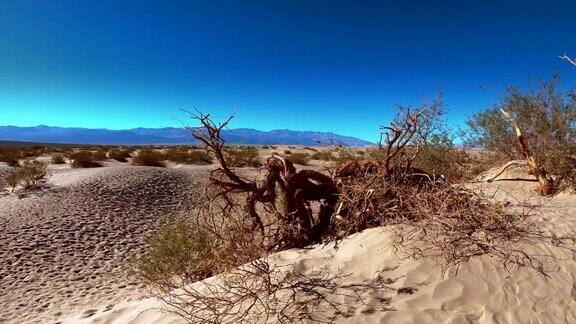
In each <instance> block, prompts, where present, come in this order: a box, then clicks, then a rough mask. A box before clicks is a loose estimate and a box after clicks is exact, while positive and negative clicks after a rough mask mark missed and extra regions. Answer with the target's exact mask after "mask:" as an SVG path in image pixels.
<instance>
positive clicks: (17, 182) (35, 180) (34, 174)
mask: <svg viewBox="0 0 576 324" xmlns="http://www.w3.org/2000/svg"><path fill="white" fill-rule="evenodd" d="M45 177H46V165H45V164H44V163H42V162H40V161H34V160H25V161H24V162H23V163H22V165H21V166H20V167H17V168H14V169H13V170H10V172H8V174H7V175H6V179H5V181H6V183H7V184H8V185H9V186H10V187H11V188H12V191H14V189H16V187H18V186H22V188H23V189H24V190H30V189H36V188H38V187H39V185H40V183H41V182H42V181H43V180H44V179H45Z"/></svg>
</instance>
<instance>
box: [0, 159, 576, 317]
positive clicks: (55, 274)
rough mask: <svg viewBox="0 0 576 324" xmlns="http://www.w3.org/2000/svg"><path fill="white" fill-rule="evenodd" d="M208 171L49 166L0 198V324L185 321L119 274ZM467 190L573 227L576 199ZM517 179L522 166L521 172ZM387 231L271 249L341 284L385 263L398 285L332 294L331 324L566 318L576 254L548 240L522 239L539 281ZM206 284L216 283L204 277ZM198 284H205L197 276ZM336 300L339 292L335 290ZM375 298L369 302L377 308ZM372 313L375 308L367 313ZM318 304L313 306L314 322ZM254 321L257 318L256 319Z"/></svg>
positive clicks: (505, 188) (509, 183) (181, 208)
mask: <svg viewBox="0 0 576 324" xmlns="http://www.w3.org/2000/svg"><path fill="white" fill-rule="evenodd" d="M209 169H210V167H182V166H179V167H176V168H168V169H162V168H148V167H129V166H121V165H119V164H114V163H112V164H110V165H109V166H108V167H106V168H98V169H83V170H70V169H67V168H61V167H56V168H54V167H53V168H52V170H51V175H50V177H49V181H48V183H49V185H50V188H49V189H47V190H44V191H42V192H38V193H35V194H32V195H30V196H28V197H26V198H23V199H18V198H16V197H15V196H7V197H2V198H0V226H1V227H2V228H3V231H1V232H0V257H1V260H2V262H3V264H2V267H1V270H0V271H1V272H0V322H9V323H22V322H50V321H56V320H61V321H63V322H64V323H182V322H183V320H182V319H180V318H178V317H177V316H175V315H173V314H170V313H167V312H166V311H164V310H163V309H164V308H163V305H162V304H161V302H160V301H159V300H157V299H155V298H145V296H144V292H143V289H142V287H140V286H139V285H138V284H137V283H136V282H134V281H133V279H132V278H131V277H130V276H129V273H128V261H129V258H130V256H131V255H133V253H138V252H141V251H143V249H144V248H145V240H144V238H145V237H146V236H147V235H149V234H151V233H153V232H154V230H155V229H156V228H157V226H158V223H159V222H160V221H161V219H162V217H163V216H165V215H172V214H174V213H180V212H190V210H191V209H192V208H193V207H194V205H195V203H197V199H198V197H199V196H200V195H199V190H202V181H203V180H202V179H205V176H206V172H207V170H209ZM510 172H513V173H514V174H508V175H506V174H505V175H503V180H501V181H495V182H493V183H484V182H478V183H474V184H471V185H470V186H471V187H473V188H475V189H477V190H481V191H483V192H484V193H485V194H487V195H489V196H493V197H494V198H493V199H496V200H501V201H508V202H510V203H511V204H512V205H517V204H520V203H523V202H525V201H531V202H538V203H542V204H543V205H542V206H541V207H539V208H538V210H537V213H536V217H537V218H540V219H545V220H547V223H546V224H547V225H546V227H547V229H548V230H550V231H551V232H554V233H558V234H562V233H567V232H572V233H573V232H574V231H576V217H575V215H576V197H575V196H574V195H571V194H560V195H558V196H556V197H554V198H553V199H551V200H549V201H548V199H544V198H541V197H539V196H538V195H537V194H536V193H535V191H534V186H535V184H534V183H533V182H529V181H517V180H510V179H508V178H512V177H514V178H517V175H518V174H517V173H519V172H520V173H521V170H520V171H519V170H516V169H515V170H511V171H510ZM520 175H521V174H520ZM391 235H392V234H391V233H390V231H389V229H387V228H374V229H370V230H366V231H364V232H362V233H357V234H355V235H352V236H351V237H349V238H347V239H345V240H344V241H343V242H341V243H340V244H339V246H338V248H337V249H336V248H334V245H333V244H328V245H321V246H320V245H319V246H314V247H312V248H310V249H292V250H288V251H284V252H281V253H277V254H274V255H272V256H270V260H271V262H273V263H275V264H278V265H280V266H286V267H295V268H297V269H298V270H299V271H301V272H304V273H308V272H313V271H316V270H320V269H323V270H324V271H326V272H327V273H332V274H337V273H343V274H349V275H350V276H349V277H346V278H345V279H343V281H342V282H341V283H342V284H350V283H362V282H365V281H366V280H370V279H372V278H374V277H375V276H376V275H377V274H378V273H380V272H381V271H382V269H386V268H392V270H388V271H385V272H383V275H384V276H386V277H389V278H397V280H396V281H395V282H394V283H392V284H391V286H392V287H393V288H396V289H400V288H403V289H401V290H399V291H398V292H397V291H395V290H385V289H382V290H371V291H369V292H368V293H367V296H366V299H364V302H365V303H358V302H354V301H351V300H350V299H346V298H343V299H342V300H340V302H341V304H342V305H343V306H344V308H345V311H346V314H347V317H345V318H344V317H343V318H340V319H339V320H338V321H337V322H339V323H575V322H576V254H572V252H570V251H567V250H564V249H560V248H556V247H554V246H552V245H551V244H549V242H540V243H538V244H536V245H533V246H530V247H525V249H526V250H525V251H526V252H530V253H538V254H543V255H549V256H552V257H554V258H555V260H554V261H553V262H554V263H553V264H555V265H557V266H558V268H557V269H555V271H552V272H550V274H549V275H550V277H549V278H545V277H543V276H542V275H540V274H538V273H536V272H535V271H533V270H528V269H520V270H516V269H505V268H504V267H503V266H502V265H501V264H500V263H499V262H498V261H497V260H496V259H494V258H492V257H490V256H487V255H485V256H481V257H477V258H475V259H473V260H472V261H470V262H466V263H464V264H462V265H461V267H460V269H459V271H458V272H457V273H456V272H455V271H454V270H455V269H449V271H446V272H444V271H443V270H442V269H443V268H442V267H441V264H439V263H438V261H437V260H432V259H429V258H424V259H420V260H414V259H408V260H407V259H401V258H400V256H399V255H398V254H397V253H396V252H395V250H394V249H393V248H392V247H391V242H392V236H391ZM207 280H218V278H210V279H207ZM197 284H198V285H200V284H202V283H197ZM335 298H339V297H335ZM376 306H377V307H376ZM375 309H379V310H378V311H375ZM325 312H326V309H322V308H314V309H313V315H314V316H316V317H318V318H322V316H325V315H324V313H325ZM252 321H253V322H258V320H257V319H253V320H252Z"/></svg>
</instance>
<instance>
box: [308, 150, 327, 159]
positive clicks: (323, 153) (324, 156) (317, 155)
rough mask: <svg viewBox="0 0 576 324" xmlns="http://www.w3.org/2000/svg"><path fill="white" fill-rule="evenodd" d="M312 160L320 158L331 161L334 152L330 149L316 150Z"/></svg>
mask: <svg viewBox="0 0 576 324" xmlns="http://www.w3.org/2000/svg"><path fill="white" fill-rule="evenodd" d="M311 158H312V160H319V161H331V160H332V152H330V151H316V152H315V153H314V154H312V156H311Z"/></svg>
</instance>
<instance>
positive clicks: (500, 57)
mask: <svg viewBox="0 0 576 324" xmlns="http://www.w3.org/2000/svg"><path fill="white" fill-rule="evenodd" d="M564 52H567V53H568V54H570V53H571V54H572V55H574V56H576V2H574V1H563V2H554V1H328V0H327V1H315V0H302V1H292V0H290V1H193V0H190V1H116V0H114V1H72V0H70V1H57V0H50V1H43V0H38V1H26V0H14V1H12V0H2V1H0V125H8V124H12V125H22V126H31V125H38V124H47V125H52V126H82V127H99V128H100V127H102V128H111V129H124V128H134V127H161V126H175V125H178V122H177V121H176V120H174V119H173V118H172V116H176V117H177V118H180V119H183V118H185V115H183V114H182V113H179V112H178V108H181V107H188V108H190V107H192V106H197V107H199V108H201V109H202V110H204V111H206V112H213V113H214V114H216V115H220V116H224V115H226V114H228V113H230V112H231V111H232V110H233V107H234V106H235V107H236V108H235V109H236V114H237V118H236V120H235V122H234V123H233V125H232V127H249V128H256V129H261V130H270V129H278V128H289V129H296V130H320V131H333V132H336V133H341V134H347V135H353V136H357V137H361V138H364V139H368V140H376V139H377V137H378V125H379V124H381V123H385V122H387V121H388V120H389V119H390V117H391V114H392V112H393V107H394V103H405V104H416V103H417V102H418V101H419V99H420V98H421V97H422V96H423V95H425V96H433V95H434V94H435V93H436V92H437V91H438V90H441V91H442V92H443V93H444V95H445V98H446V102H447V106H448V108H449V109H450V111H451V113H450V119H451V122H453V123H458V122H461V121H462V120H464V118H465V117H466V115H467V114H470V113H472V112H474V111H477V110H478V109H481V108H485V107H487V106H489V105H490V104H491V103H492V102H494V101H495V99H496V98H497V96H498V95H499V94H501V89H502V88H503V86H504V85H508V84H520V85H525V84H526V82H527V80H528V79H529V77H535V76H539V75H540V76H545V77H548V76H550V75H551V74H552V73H553V72H557V73H560V75H561V76H562V78H563V85H564V86H570V85H572V84H574V82H575V81H576V67H573V66H570V65H569V64H568V63H567V62H566V61H562V60H560V59H559V58H558V55H559V54H562V53H564Z"/></svg>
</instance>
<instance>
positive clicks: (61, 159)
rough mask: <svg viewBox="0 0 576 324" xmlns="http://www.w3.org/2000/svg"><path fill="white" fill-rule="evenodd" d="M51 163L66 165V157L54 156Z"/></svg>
mask: <svg viewBox="0 0 576 324" xmlns="http://www.w3.org/2000/svg"><path fill="white" fill-rule="evenodd" d="M51 162H52V164H66V161H65V160H64V156H62V155H61V154H55V155H52V159H51Z"/></svg>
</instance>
